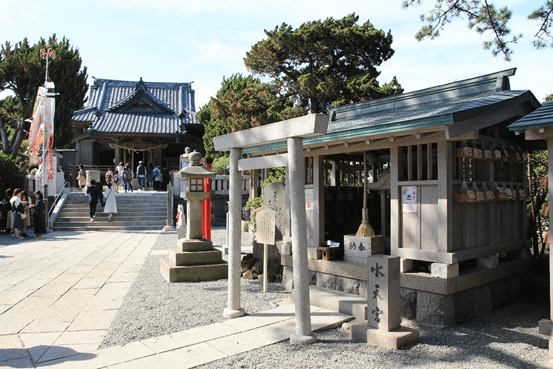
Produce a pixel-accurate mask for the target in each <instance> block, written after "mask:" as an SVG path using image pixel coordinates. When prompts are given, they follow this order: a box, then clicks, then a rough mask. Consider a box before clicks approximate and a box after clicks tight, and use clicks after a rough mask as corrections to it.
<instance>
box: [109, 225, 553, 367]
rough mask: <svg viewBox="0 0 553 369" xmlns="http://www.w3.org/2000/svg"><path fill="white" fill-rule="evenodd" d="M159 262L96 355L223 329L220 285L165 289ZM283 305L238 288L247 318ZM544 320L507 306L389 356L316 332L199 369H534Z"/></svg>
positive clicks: (427, 331)
mask: <svg viewBox="0 0 553 369" xmlns="http://www.w3.org/2000/svg"><path fill="white" fill-rule="evenodd" d="M213 239H214V244H215V245H221V244H223V243H224V230H222V229H216V230H214V231H213ZM175 240H176V234H175V233H164V234H161V235H160V236H159V238H158V240H157V242H156V244H155V245H154V247H153V249H154V250H167V249H169V248H171V247H174V245H175ZM243 242H245V240H244V241H243ZM163 257H165V255H159V256H158V255H150V256H148V258H147V259H146V261H145V263H144V265H143V267H142V269H141V270H140V272H139V274H138V276H137V278H136V280H135V282H134V283H133V285H132V287H131V289H130V290H129V292H128V294H127V295H126V297H125V301H124V303H123V305H122V306H121V309H120V310H119V312H118V314H117V316H116V317H115V320H114V322H113V323H112V325H111V328H110V330H109V332H108V334H107V335H106V337H105V339H104V342H103V343H102V346H101V348H105V347H108V346H113V345H124V344H126V343H129V342H132V341H136V340H141V339H145V338H149V337H155V336H160V335H167V334H170V333H172V332H177V331H183V330H186V329H189V328H192V327H196V326H201V325H206V324H212V323H217V322H221V321H223V317H222V312H223V309H224V308H225V307H226V306H227V280H220V281H209V282H187V283H167V282H165V280H164V279H163V277H162V276H161V273H160V271H159V259H161V258H163ZM545 293H547V291H545ZM288 297H289V294H288V293H287V292H286V291H284V290H283V289H282V288H281V287H280V285H278V284H274V283H271V284H269V292H268V293H267V294H263V292H262V284H261V282H260V281H248V280H242V299H241V301H242V307H244V309H245V310H246V311H247V312H248V313H254V312H258V311H264V310H268V309H271V308H273V307H274V306H275V304H276V303H278V302H279V301H281V300H283V299H286V298H288ZM548 315H549V304H548V303H541V304H540V303H519V304H514V305H510V306H507V307H505V308H502V309H500V310H498V311H495V312H493V313H490V314H489V315H487V316H486V317H484V318H481V319H476V320H473V321H471V322H468V323H465V324H461V325H457V326H455V327H452V328H445V329H443V328H434V327H418V328H419V331H420V343H417V344H412V345H408V346H406V347H404V348H403V349H402V350H397V351H394V350H387V349H383V348H379V347H374V346H370V345H367V344H363V343H358V342H354V341H350V340H349V339H348V335H349V334H348V331H346V330H345V329H342V328H338V329H332V330H327V331H321V332H317V337H318V341H317V342H315V343H314V344H311V345H308V346H304V347H295V346H291V345H290V344H289V342H288V341H284V342H281V343H277V344H274V345H271V346H267V347H264V348H261V349H257V350H253V351H249V352H246V353H243V354H239V355H234V356H231V357H229V358H226V359H222V360H218V361H215V362H212V363H209V364H206V365H203V366H200V367H199V368H271V369H274V368H279V367H282V366H283V365H286V367H287V368H302V369H305V368H340V369H342V368H405V367H412V368H419V367H420V368H425V369H433V368H494V369H498V368H536V367H538V366H539V365H540V364H543V363H544V362H546V360H548V342H547V339H546V338H545V337H544V336H541V335H539V334H538V330H537V324H538V321H539V320H540V319H544V318H547V317H548ZM284 358H286V364H283V360H284Z"/></svg>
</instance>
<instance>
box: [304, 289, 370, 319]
mask: <svg viewBox="0 0 553 369" xmlns="http://www.w3.org/2000/svg"><path fill="white" fill-rule="evenodd" d="M309 298H310V302H311V305H314V306H318V307H321V308H323V309H328V310H332V311H336V312H339V313H342V314H347V315H351V316H353V317H354V318H355V319H357V320H367V297H366V296H359V295H352V294H350V293H346V292H341V291H336V290H330V289H327V288H322V287H316V286H309Z"/></svg>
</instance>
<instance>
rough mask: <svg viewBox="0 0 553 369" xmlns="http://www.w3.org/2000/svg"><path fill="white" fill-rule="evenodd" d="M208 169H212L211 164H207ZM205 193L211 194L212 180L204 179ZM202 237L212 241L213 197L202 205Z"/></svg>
mask: <svg viewBox="0 0 553 369" xmlns="http://www.w3.org/2000/svg"><path fill="white" fill-rule="evenodd" d="M205 166H206V167H207V169H211V168H212V165H211V163H206V165H205ZM204 192H211V179H209V178H206V179H204ZM202 217H203V219H202V227H203V230H202V235H203V237H204V238H205V239H207V240H210V241H211V196H209V197H208V198H207V199H205V200H204V201H203V204H202Z"/></svg>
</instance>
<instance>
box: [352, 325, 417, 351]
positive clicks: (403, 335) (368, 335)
mask: <svg viewBox="0 0 553 369" xmlns="http://www.w3.org/2000/svg"><path fill="white" fill-rule="evenodd" d="M351 339H354V340H356V341H359V342H366V343H368V344H371V345H374V346H379V347H384V348H389V349H393V350H399V349H400V348H401V347H403V346H405V345H407V344H409V343H414V342H418V341H419V331H418V330H417V329H413V328H409V327H399V328H398V329H395V330H393V331H383V330H380V329H375V328H372V327H369V326H368V325H366V324H363V323H360V324H352V325H351Z"/></svg>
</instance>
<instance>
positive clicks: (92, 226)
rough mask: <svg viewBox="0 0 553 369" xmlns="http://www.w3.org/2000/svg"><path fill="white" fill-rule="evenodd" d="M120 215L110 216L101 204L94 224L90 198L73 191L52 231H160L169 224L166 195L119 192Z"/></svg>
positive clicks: (118, 210) (118, 212)
mask: <svg viewBox="0 0 553 369" xmlns="http://www.w3.org/2000/svg"><path fill="white" fill-rule="evenodd" d="M115 199H116V201H117V214H113V216H112V221H111V222H108V215H107V214H105V213H104V209H103V208H102V207H100V206H99V205H98V207H97V209H96V218H95V219H94V222H91V221H90V216H89V207H88V196H87V195H86V194H84V193H83V192H82V191H73V192H71V196H70V197H69V198H68V199H67V201H66V202H65V204H64V206H63V209H62V211H61V213H60V214H59V215H58V217H57V218H56V221H55V222H54V224H53V226H52V228H53V230H54V231H104V230H106V231H107V230H128V231H138V230H161V229H162V228H163V227H165V225H166V221H167V193H166V192H154V191H145V192H142V191H134V192H129V193H117V194H116V195H115Z"/></svg>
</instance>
